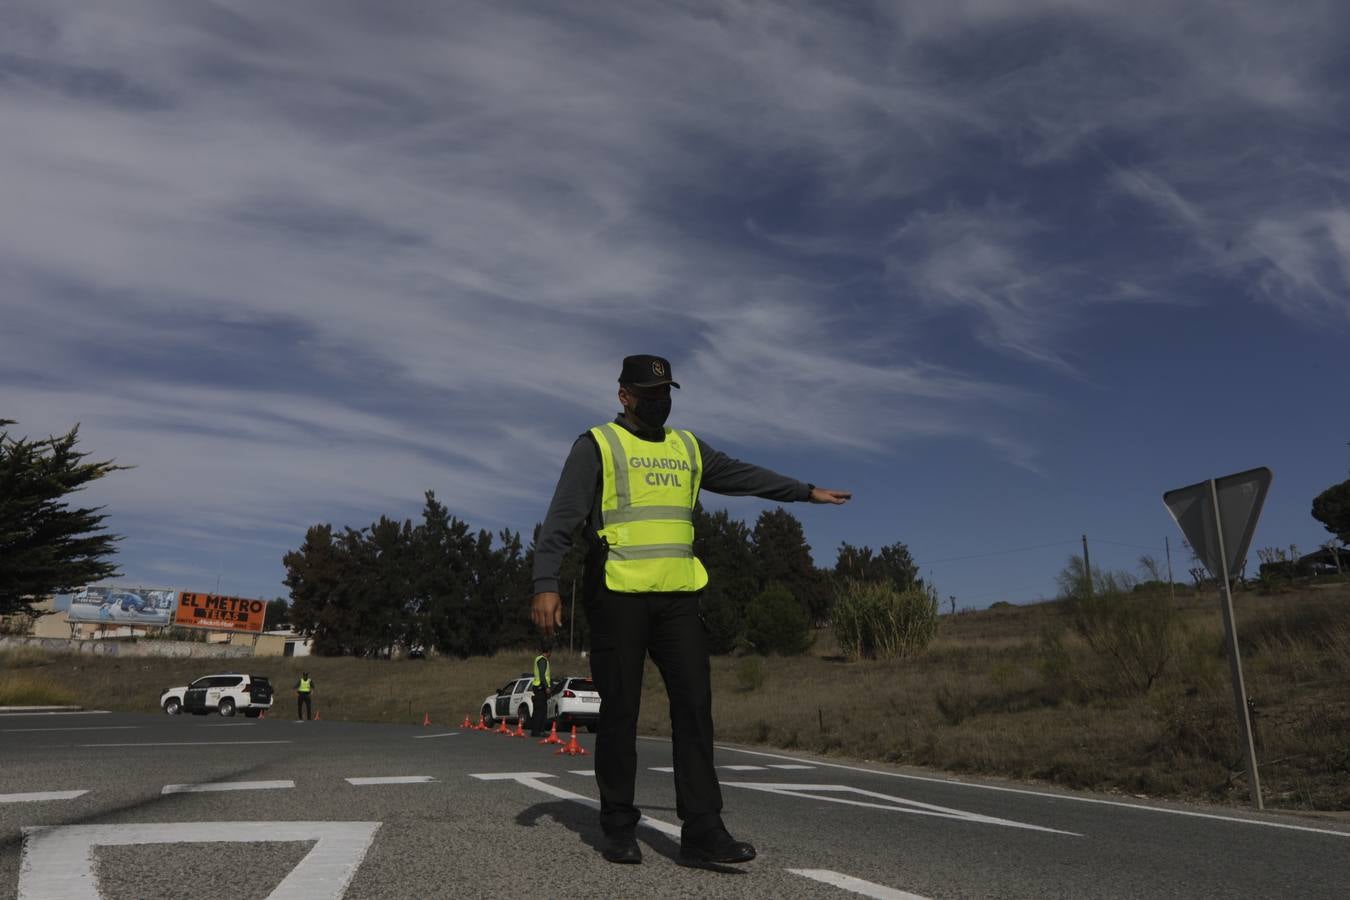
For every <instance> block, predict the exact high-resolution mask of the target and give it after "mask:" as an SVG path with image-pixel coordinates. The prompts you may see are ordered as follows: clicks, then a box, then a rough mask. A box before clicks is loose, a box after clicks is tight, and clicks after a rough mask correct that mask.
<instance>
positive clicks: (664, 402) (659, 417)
mask: <svg viewBox="0 0 1350 900" xmlns="http://www.w3.org/2000/svg"><path fill="white" fill-rule="evenodd" d="M633 418H635V419H637V422H638V424H639V425H641V426H642V427H643V428H650V429H651V430H652V431H655V430H656V429H658V428H662V427H664V426H665V424H666V419H668V418H670V398H669V397H638V398H636V402H635V403H634V404H633Z"/></svg>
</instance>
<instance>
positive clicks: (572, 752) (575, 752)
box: [553, 725, 586, 756]
mask: <svg viewBox="0 0 1350 900" xmlns="http://www.w3.org/2000/svg"><path fill="white" fill-rule="evenodd" d="M563 754H566V755H567V756H585V755H586V748H585V747H583V746H581V745H580V744H578V743H577V726H575V725H573V726H572V742H571V743H570V744H568V745H567V746H566V747H559V748H558V749H557V751H556V752H555V753H554V754H553V755H554V756H562V755H563Z"/></svg>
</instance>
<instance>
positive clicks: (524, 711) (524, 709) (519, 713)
mask: <svg viewBox="0 0 1350 900" xmlns="http://www.w3.org/2000/svg"><path fill="white" fill-rule="evenodd" d="M516 718H517V719H518V720H520V722H521V724H525V723H527V722H529V721H530V708H529V707H528V706H526V705H525V704H524V703H522V704H520V709H518V710H516Z"/></svg>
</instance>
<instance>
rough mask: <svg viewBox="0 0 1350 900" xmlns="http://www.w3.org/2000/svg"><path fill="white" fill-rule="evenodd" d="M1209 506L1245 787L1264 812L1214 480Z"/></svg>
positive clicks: (1210, 487) (1226, 554)
mask: <svg viewBox="0 0 1350 900" xmlns="http://www.w3.org/2000/svg"><path fill="white" fill-rule="evenodd" d="M1209 497H1210V502H1212V503H1213V504H1214V521H1215V522H1217V523H1219V524H1218V527H1216V528H1215V533H1216V536H1217V537H1218V541H1219V559H1220V562H1221V565H1220V569H1221V572H1220V575H1219V577H1220V578H1222V579H1223V627H1224V631H1225V632H1227V635H1228V668H1229V670H1230V672H1231V674H1232V677H1233V701H1234V702H1235V703H1236V704H1237V716H1238V727H1239V729H1241V731H1242V745H1243V747H1245V748H1246V751H1247V783H1248V784H1249V785H1250V786H1251V795H1252V802H1253V803H1255V804H1256V808H1257V809H1265V808H1266V807H1265V803H1264V802H1263V801H1262V800H1261V781H1260V778H1259V776H1258V775H1257V772H1256V744H1255V743H1253V741H1252V720H1251V716H1250V714H1249V712H1248V710H1247V688H1246V685H1244V684H1243V681H1242V660H1241V659H1240V658H1239V657H1238V640H1237V625H1236V624H1235V621H1234V618H1233V590H1232V588H1231V587H1230V585H1229V583H1228V551H1227V548H1225V547H1224V543H1223V524H1222V523H1223V517H1222V516H1221V515H1220V514H1219V491H1218V488H1216V487H1215V485H1214V479H1213V478H1211V479H1210V480H1209Z"/></svg>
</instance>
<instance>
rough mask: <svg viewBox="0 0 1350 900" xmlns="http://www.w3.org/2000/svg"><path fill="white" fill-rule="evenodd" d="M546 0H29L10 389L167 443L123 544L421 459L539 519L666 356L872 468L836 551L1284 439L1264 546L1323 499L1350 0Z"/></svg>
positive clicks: (1014, 517) (728, 417)
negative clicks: (578, 440)
mask: <svg viewBox="0 0 1350 900" xmlns="http://www.w3.org/2000/svg"><path fill="white" fill-rule="evenodd" d="M557 9H559V8H558V7H556V6H553V5H544V4H477V5H475V4H420V3H419V4H414V3H380V4H369V3H359V2H354V0H348V2H340V0H325V2H293V3H286V4H277V3H267V2H256V3H200V4H183V3H177V2H173V0H128V2H125V3H119V4H116V6H115V8H114V7H112V6H108V5H106V4H89V3H83V2H66V0H41V2H25V0H11V2H8V3H6V4H5V5H4V7H3V8H0V122H3V123H4V127H3V129H0V184H3V185H4V200H5V202H4V203H3V204H0V283H3V285H4V289H3V294H2V299H0V303H2V304H3V318H2V319H0V385H3V393H2V394H0V396H3V398H4V402H3V405H2V408H0V417H5V418H12V419H18V420H19V423H20V424H19V426H17V428H18V430H19V431H20V432H22V433H27V434H30V435H40V434H45V433H49V432H60V431H64V430H65V429H66V428H67V427H69V425H70V424H71V423H74V422H79V423H81V434H82V436H83V441H84V446H85V448H86V449H88V450H90V451H92V452H93V453H94V454H95V455H96V456H97V457H100V458H103V457H115V458H116V459H117V460H118V461H119V462H122V463H126V464H131V465H134V466H136V468H135V469H134V470H132V471H128V472H121V473H118V474H116V475H114V476H111V477H109V478H107V479H105V480H104V481H103V482H101V483H100V484H98V485H97V486H95V487H94V488H91V489H90V490H89V491H88V494H87V499H88V500H90V501H93V502H97V503H103V504H106V505H107V507H108V512H109V513H110V515H111V518H110V519H109V524H110V525H111V527H112V529H113V530H114V531H116V532H118V533H120V534H123V535H125V538H126V539H125V541H124V542H123V543H122V544H121V551H120V554H119V557H118V558H119V560H120V563H121V565H122V567H123V570H124V576H125V577H124V578H122V579H119V580H120V581H122V582H124V583H142V584H146V585H155V586H164V587H176V588H181V589H207V590H210V589H214V588H215V587H216V584H217V580H219V587H220V589H221V590H222V591H226V592H231V593H236V594H243V595H249V596H261V597H271V596H277V595H280V594H284V587H283V586H282V585H281V579H282V577H283V570H282V566H281V556H282V554H283V553H284V552H286V551H287V550H289V549H292V548H294V547H296V546H297V545H298V544H299V543H300V541H301V540H302V538H303V534H304V531H305V529H306V527H307V526H309V525H311V524H314V523H317V522H333V523H335V524H337V525H351V526H355V527H361V526H364V525H366V524H369V523H370V522H371V521H373V520H374V519H375V518H377V517H378V516H380V515H381V514H389V515H392V516H397V517H405V516H415V515H416V514H417V512H418V510H419V509H420V506H421V499H422V492H423V491H425V490H434V491H435V492H436V493H437V495H438V496H439V497H440V498H441V499H442V500H443V501H445V502H446V503H447V504H448V505H449V507H450V509H451V510H452V511H453V512H454V513H455V514H456V515H458V516H459V517H460V518H463V519H465V520H467V521H469V522H470V523H472V524H473V525H475V526H479V527H488V528H492V529H494V530H496V529H499V528H503V527H508V528H512V529H517V530H522V531H525V532H527V533H528V530H529V529H530V528H531V526H532V525H533V524H534V523H535V522H537V521H539V520H540V519H541V518H542V517H543V514H544V511H545V509H546V507H547V504H548V499H549V497H550V495H551V491H552V487H553V483H554V480H555V479H556V476H557V473H558V470H559V468H560V466H561V462H562V459H563V458H564V456H565V455H566V452H567V448H568V446H569V445H570V443H571V441H572V439H573V438H574V437H575V436H576V435H577V434H578V433H580V432H581V431H583V430H584V429H585V428H587V427H588V426H590V425H592V424H594V423H595V422H597V421H601V420H603V419H605V418H608V417H609V416H610V415H612V413H613V412H614V410H615V409H616V401H615V399H614V392H615V389H616V385H615V378H616V377H617V373H618V367H619V361H620V359H621V358H622V357H623V356H624V355H626V354H629V353H640V352H650V353H659V354H662V355H665V356H667V357H669V358H670V359H671V360H672V362H673V366H674V369H675V372H676V376H677V378H678V379H679V380H680V381H681V383H682V384H683V385H684V389H683V390H682V391H680V392H678V394H677V397H676V407H675V413H674V416H673V418H672V424H677V425H680V426H683V427H689V428H692V429H693V430H695V431H696V432H698V433H699V434H700V435H701V436H702V437H704V438H705V439H706V440H707V441H708V442H710V443H711V444H713V445H714V446H716V447H718V448H719V449H722V450H724V451H726V452H728V453H730V454H732V455H733V456H737V457H740V458H743V459H747V460H750V461H754V462H757V463H760V464H762V465H766V466H769V467H771V468H774V469H777V470H779V471H782V472H785V473H788V474H792V475H795V476H797V477H800V478H802V479H803V480H809V481H813V482H815V483H817V484H821V485H825V486H830V487H838V488H848V489H852V490H854V491H855V492H856V500H855V502H854V503H853V504H852V505H850V506H847V507H844V508H842V509H836V508H823V507H808V506H805V505H798V506H795V507H793V508H792V511H793V512H794V513H795V514H797V515H798V516H799V518H801V520H802V521H803V523H804V525H805V528H806V532H807V537H808V539H809V541H810V543H811V544H812V546H813V548H814V551H815V557H816V561H817V564H819V565H826V566H828V565H831V564H832V563H833V560H834V554H835V550H836V548H837V546H838V544H839V542H840V541H849V542H852V543H855V544H869V545H871V546H874V547H875V546H879V545H882V544H887V543H892V542H894V541H904V542H905V543H907V544H908V545H909V546H910V548H911V551H912V552H913V554H914V556H915V558H916V560H917V561H918V562H919V564H920V565H921V567H922V568H923V570H924V573H925V575H926V576H931V578H932V580H933V581H934V582H935V583H936V585H937V587H938V589H939V590H940V591H941V593H942V595H943V596H944V598H945V597H947V596H950V595H954V596H956V598H957V603H958V605H960V606H973V607H983V606H987V605H988V604H990V603H992V602H994V601H996V600H1011V601H1014V602H1022V601H1027V600H1032V599H1035V598H1037V597H1040V596H1049V595H1051V594H1053V592H1054V576H1055V573H1056V572H1057V571H1058V569H1059V568H1060V567H1061V566H1062V565H1063V563H1064V561H1065V559H1066V558H1067V556H1068V555H1069V554H1071V553H1073V552H1076V550H1077V538H1078V536H1079V535H1080V534H1083V533H1086V534H1088V535H1089V537H1090V538H1091V539H1092V541H1093V544H1092V555H1093V562H1094V563H1096V564H1100V565H1105V566H1109V567H1112V568H1133V567H1134V565H1135V561H1136V559H1137V558H1138V556H1139V554H1140V553H1142V552H1148V551H1149V550H1153V551H1154V552H1155V553H1157V555H1159V556H1161V550H1162V543H1163V538H1164V536H1171V538H1172V540H1173V547H1174V550H1177V548H1178V545H1179V537H1180V536H1179V534H1178V533H1177V532H1176V530H1175V526H1174V525H1173V524H1172V522H1171V520H1170V519H1169V518H1168V516H1167V514H1166V512H1165V510H1164V508H1163V506H1162V503H1161V495H1162V493H1163V491H1165V490H1167V489H1170V488H1174V487H1179V486H1182V485H1185V484H1189V483H1192V482H1194V481H1198V480H1201V479H1203V478H1206V477H1210V476H1216V475H1223V474H1227V473H1230V472H1234V471H1237V470H1241V469H1245V468H1249V467H1252V466H1257V465H1268V466H1270V467H1271V468H1272V469H1274V471H1275V482H1274V486H1273V488H1272V491H1271V494H1270V497H1269V499H1268V501H1267V506H1266V510H1265V513H1264V515H1263V518H1262V522H1261V526H1260V528H1259V529H1258V531H1257V534H1256V538H1255V541H1254V546H1255V547H1264V546H1269V545H1288V544H1297V545H1299V546H1300V547H1301V548H1304V549H1305V550H1306V549H1312V548H1313V547H1314V546H1315V545H1316V544H1318V543H1320V542H1322V541H1324V540H1326V539H1327V538H1328V537H1329V535H1327V534H1326V533H1325V532H1324V531H1323V530H1322V528H1321V526H1320V525H1319V524H1318V523H1317V522H1316V521H1314V520H1313V519H1312V518H1311V516H1310V515H1309V507H1310V504H1311V501H1312V498H1313V497H1314V496H1315V495H1316V494H1317V493H1318V492H1319V491H1321V490H1322V489H1324V488H1325V487H1327V486H1329V485H1331V484H1333V483H1336V482H1338V481H1341V480H1342V479H1344V478H1345V477H1346V476H1347V470H1348V469H1350V447H1347V441H1350V427H1347V421H1350V414H1347V410H1346V405H1345V388H1346V385H1347V382H1348V381H1350V378H1348V376H1350V361H1348V360H1350V354H1347V353H1346V352H1345V348H1346V343H1347V336H1348V335H1350V163H1348V162H1347V159H1350V152H1347V151H1350V130H1348V129H1347V127H1346V124H1345V123H1346V122H1350V103H1348V102H1347V94H1346V90H1345V88H1344V85H1345V84H1346V83H1347V80H1348V78H1347V76H1350V71H1347V70H1348V69H1350V64H1348V63H1347V60H1350V57H1347V56H1346V55H1345V53H1344V48H1345V46H1346V44H1347V39H1350V28H1348V27H1347V26H1348V25H1350V9H1347V8H1345V7H1344V5H1343V4H1337V3H1331V2H1325V3H1314V2H1309V3H1301V4H1295V5H1293V6H1280V5H1277V4H1271V3H1268V2H1245V0H1229V2H1222V3H1220V2H1191V3H1187V4H1176V3H1172V2H1152V0H1141V2H1135V3H1131V4H1119V3H1112V2H1106V0H1102V2H1097V0H966V2H952V0H943V2H931V3H906V4H864V3H858V4H822V3H800V4H792V3H777V4H771V3H667V4H660V5H639V4H630V3H617V2H616V3H596V4H585V5H577V6H570V7H568V8H567V9H566V12H565V13H563V12H556V10H557ZM705 502H706V503H708V504H709V505H712V506H717V505H719V504H721V503H722V502H723V501H721V499H720V498H716V497H713V496H711V495H705ZM727 505H728V506H729V507H730V509H731V510H732V511H733V512H734V513H735V514H737V515H740V516H743V517H745V518H747V519H749V520H751V521H753V518H754V516H756V515H757V514H758V512H759V510H760V509H762V508H764V504H763V503H762V502H760V501H750V500H733V501H730V502H729V503H727ZM1021 548H1035V549H1021ZM1007 550H1017V551H1018V552H1011V553H1000V554H999V555H989V554H993V553H995V552H997V551H1007ZM977 554H978V556H976V555H977ZM972 556H975V558H959V557H972ZM1175 559H1176V572H1177V575H1178V577H1181V578H1185V574H1184V572H1185V569H1186V568H1187V566H1188V563H1187V561H1186V560H1185V559H1184V558H1182V555H1181V553H1180V552H1179V551H1178V552H1177V553H1176V554H1175ZM1253 568H1254V554H1253Z"/></svg>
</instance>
